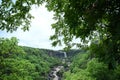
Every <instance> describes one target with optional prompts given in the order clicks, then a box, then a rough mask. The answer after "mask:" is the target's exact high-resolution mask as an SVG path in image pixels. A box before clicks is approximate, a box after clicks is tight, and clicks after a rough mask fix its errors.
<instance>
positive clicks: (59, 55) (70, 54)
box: [44, 49, 81, 58]
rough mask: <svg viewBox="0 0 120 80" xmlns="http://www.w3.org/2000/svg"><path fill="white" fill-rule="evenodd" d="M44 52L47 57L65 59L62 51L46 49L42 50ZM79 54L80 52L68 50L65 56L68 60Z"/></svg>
mask: <svg viewBox="0 0 120 80" xmlns="http://www.w3.org/2000/svg"><path fill="white" fill-rule="evenodd" d="M44 51H45V52H46V53H47V54H48V55H49V56H53V57H57V58H65V54H64V52H63V51H54V50H48V49H44ZM79 52H81V50H69V51H68V52H66V55H67V57H68V58H70V57H73V56H75V55H76V54H78V53H79Z"/></svg>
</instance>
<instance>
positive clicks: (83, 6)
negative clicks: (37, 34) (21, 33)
mask: <svg viewBox="0 0 120 80" xmlns="http://www.w3.org/2000/svg"><path fill="white" fill-rule="evenodd" d="M46 6H47V8H48V9H49V10H50V11H54V12H55V16H54V19H55V20H56V21H57V22H56V23H54V24H53V25H52V28H53V29H55V34H54V35H53V36H51V38H50V39H51V40H53V45H57V44H61V41H62V40H63V41H64V43H65V44H66V45H67V46H68V47H69V46H72V44H71V41H72V39H73V38H74V37H75V38H81V41H82V42H85V41H86V40H92V39H94V38H95V35H97V36H98V40H99V42H98V43H96V46H98V47H95V48H96V51H97V49H99V48H100V47H101V48H102V46H104V47H105V49H106V50H105V51H103V52H102V53H100V52H98V51H97V53H98V54H97V55H99V56H101V57H99V56H97V57H99V59H100V60H101V61H104V62H105V63H107V64H108V66H109V69H113V68H115V67H114V65H117V64H119V63H120V54H119V53H120V32H119V30H120V23H119V22H120V19H119V18H118V17H120V0H77V1H76V0H49V1H47V5H46ZM95 48H94V49H95Z"/></svg>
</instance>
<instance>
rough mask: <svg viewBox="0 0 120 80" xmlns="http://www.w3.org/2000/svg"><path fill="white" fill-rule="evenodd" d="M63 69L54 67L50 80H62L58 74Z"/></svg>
mask: <svg viewBox="0 0 120 80" xmlns="http://www.w3.org/2000/svg"><path fill="white" fill-rule="evenodd" d="M62 68H63V66H57V67H54V69H53V70H52V71H51V72H50V75H51V76H52V77H51V78H50V79H48V80H60V78H59V76H58V75H57V72H59V71H60V70H61V69H62Z"/></svg>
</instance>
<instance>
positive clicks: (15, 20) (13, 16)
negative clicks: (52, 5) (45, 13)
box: [0, 0, 44, 32]
mask: <svg viewBox="0 0 120 80" xmlns="http://www.w3.org/2000/svg"><path fill="white" fill-rule="evenodd" d="M43 1H44V0H1V1H0V29H1V30H7V32H13V31H16V30H17V29H18V27H20V26H22V29H23V30H24V31H25V30H29V27H30V20H31V19H32V18H33V16H32V15H31V14H30V13H29V11H30V10H31V6H32V5H40V4H42V2H43Z"/></svg>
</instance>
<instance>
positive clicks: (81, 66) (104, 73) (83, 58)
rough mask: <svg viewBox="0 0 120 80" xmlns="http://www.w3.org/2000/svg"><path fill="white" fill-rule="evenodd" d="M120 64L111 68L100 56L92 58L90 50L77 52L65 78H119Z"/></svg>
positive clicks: (71, 79) (73, 79)
mask: <svg viewBox="0 0 120 80" xmlns="http://www.w3.org/2000/svg"><path fill="white" fill-rule="evenodd" d="M119 79H120V65H119V66H117V68H116V69H114V70H109V69H108V66H107V64H105V63H103V62H100V61H99V59H98V58H91V53H90V51H86V52H82V53H79V54H77V55H76V56H75V57H74V58H73V62H72V63H71V66H70V69H69V71H67V72H65V73H64V77H63V80H119Z"/></svg>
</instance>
